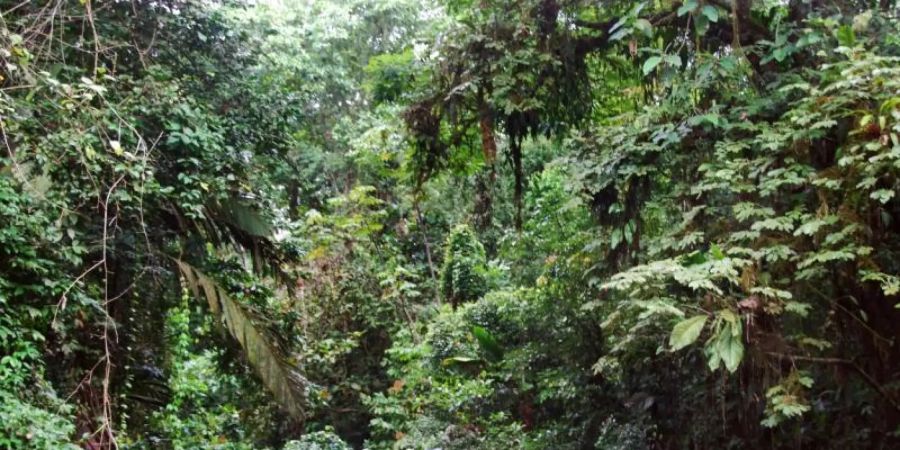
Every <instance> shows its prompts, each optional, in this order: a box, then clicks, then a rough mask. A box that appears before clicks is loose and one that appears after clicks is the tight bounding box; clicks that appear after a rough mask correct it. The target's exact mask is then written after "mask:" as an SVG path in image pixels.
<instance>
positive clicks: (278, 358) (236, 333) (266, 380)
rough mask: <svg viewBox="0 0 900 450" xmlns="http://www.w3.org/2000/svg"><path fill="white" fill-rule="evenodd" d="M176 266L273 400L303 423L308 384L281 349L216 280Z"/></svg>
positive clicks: (181, 264)
mask: <svg viewBox="0 0 900 450" xmlns="http://www.w3.org/2000/svg"><path fill="white" fill-rule="evenodd" d="M175 263H176V265H177V266H178V270H179V271H180V272H181V274H182V276H183V277H184V280H185V283H187V285H188V288H189V289H190V290H191V291H192V292H193V293H194V295H195V296H197V297H198V298H203V297H205V298H206V301H207V302H208V303H209V308H210V310H211V311H212V312H213V314H215V315H216V317H217V318H219V319H220V320H222V322H223V324H224V326H225V328H226V329H227V330H228V332H229V333H230V334H231V335H232V336H233V337H234V338H235V339H236V340H237V341H238V343H239V344H240V346H241V348H242V349H243V351H244V355H245V356H246V357H247V360H248V361H249V362H250V365H251V366H253V368H254V369H255V370H256V372H257V374H258V375H259V377H260V379H261V380H262V382H263V384H264V385H265V386H266V388H267V389H268V390H269V392H270V393H271V394H272V396H273V397H274V398H275V399H276V400H277V401H278V403H279V404H280V405H281V406H282V407H283V408H284V409H285V410H286V411H287V412H288V413H290V414H291V416H293V417H294V418H295V419H297V420H300V421H302V420H303V419H304V418H305V416H306V412H305V407H306V404H307V396H306V389H307V387H308V386H309V382H308V381H307V380H306V378H304V377H303V376H302V375H301V374H300V373H299V371H298V370H297V368H296V367H295V366H294V365H292V364H291V363H290V362H289V361H288V359H287V357H285V355H284V352H283V351H282V349H281V348H280V347H279V346H278V345H277V344H276V343H275V342H274V340H273V339H272V338H271V336H269V335H268V333H267V332H266V331H265V330H264V328H262V327H260V326H259V325H257V324H255V323H254V322H253V312H252V311H250V310H249V309H247V308H246V307H244V306H243V305H241V304H240V303H238V302H236V301H235V300H234V299H232V298H231V297H229V296H228V293H227V292H225V290H224V289H223V288H222V287H221V286H219V285H218V284H217V283H216V282H215V280H213V279H212V278H210V277H208V276H206V275H204V274H203V273H202V272H200V271H199V270H197V268H195V267H193V266H191V265H190V264H188V263H186V262H184V261H182V260H180V259H177V258H176V259H175ZM201 290H202V291H203V296H202V297H201V295H200V291H201Z"/></svg>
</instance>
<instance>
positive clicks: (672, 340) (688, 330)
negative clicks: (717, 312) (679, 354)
mask: <svg viewBox="0 0 900 450" xmlns="http://www.w3.org/2000/svg"><path fill="white" fill-rule="evenodd" d="M706 319H707V316H705V315H700V316H694V317H691V318H690V319H685V320H682V321H681V322H678V323H677V324H676V325H675V327H673V328H672V334H671V335H670V336H669V346H671V347H672V350H673V351H677V350H681V349H683V348H685V347H687V346H688V345H691V344H693V343H694V341H696V340H697V338H699V337H700V333H701V332H702V331H703V326H704V325H705V324H706Z"/></svg>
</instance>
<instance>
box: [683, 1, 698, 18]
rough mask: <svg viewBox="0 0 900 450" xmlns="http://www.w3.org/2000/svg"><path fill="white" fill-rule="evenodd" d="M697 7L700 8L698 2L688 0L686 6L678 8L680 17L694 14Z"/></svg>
mask: <svg viewBox="0 0 900 450" xmlns="http://www.w3.org/2000/svg"><path fill="white" fill-rule="evenodd" d="M697 6H699V5H698V4H697V0H687V1H686V2H684V4H682V5H681V7H680V8H678V17H681V16H683V15H685V14H687V13H689V12H694V10H695V9H697Z"/></svg>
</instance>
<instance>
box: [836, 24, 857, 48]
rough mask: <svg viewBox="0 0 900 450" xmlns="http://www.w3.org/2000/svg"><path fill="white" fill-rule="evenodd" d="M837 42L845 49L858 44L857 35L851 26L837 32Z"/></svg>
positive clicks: (841, 28) (843, 27) (845, 26)
mask: <svg viewBox="0 0 900 450" xmlns="http://www.w3.org/2000/svg"><path fill="white" fill-rule="evenodd" d="M836 37H837V40H838V42H839V43H840V44H841V45H843V46H844V47H853V45H854V44H856V33H854V32H853V28H851V27H850V25H844V26H842V27H840V28H838V30H837V36H836Z"/></svg>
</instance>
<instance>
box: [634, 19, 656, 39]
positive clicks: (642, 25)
mask: <svg viewBox="0 0 900 450" xmlns="http://www.w3.org/2000/svg"><path fill="white" fill-rule="evenodd" d="M634 28H635V29H636V30H638V31H640V32H641V33H644V35H645V36H647V37H653V24H651V23H650V21H649V20H647V19H638V20H636V21H635V22H634Z"/></svg>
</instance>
